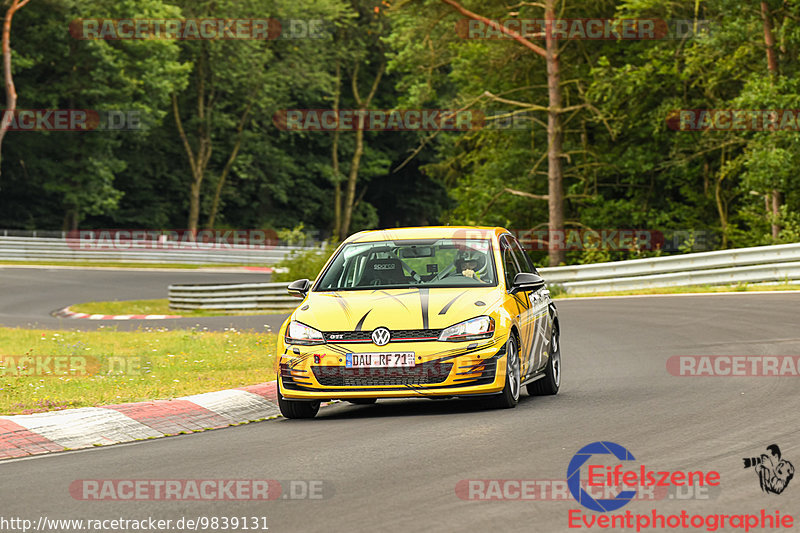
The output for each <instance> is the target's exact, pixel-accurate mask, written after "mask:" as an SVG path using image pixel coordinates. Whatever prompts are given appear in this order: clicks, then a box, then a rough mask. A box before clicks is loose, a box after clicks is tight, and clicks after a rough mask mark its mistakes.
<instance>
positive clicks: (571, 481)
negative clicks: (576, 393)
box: [567, 441, 720, 513]
mask: <svg viewBox="0 0 800 533" xmlns="http://www.w3.org/2000/svg"><path fill="white" fill-rule="evenodd" d="M598 455H611V456H613V457H616V458H617V460H619V461H635V460H636V458H635V457H634V456H633V454H632V453H631V452H630V451H628V450H627V449H626V448H624V447H623V446H620V445H619V444H616V443H614V442H609V441H598V442H593V443H591V444H587V445H586V446H584V447H583V448H581V449H580V450H578V452H577V453H576V454H575V455H574V456H573V457H572V460H570V462H569V466H568V467H567V487H568V488H569V491H570V493H571V494H572V497H573V498H575V501H577V502H578V503H580V504H581V505H582V506H584V507H586V508H587V509H591V510H592V511H597V512H600V513H607V512H609V511H616V510H617V509H619V508H621V507H623V506H625V505H627V504H628V503H629V502H630V501H631V500H632V499H634V498H635V497H636V489H637V488H639V487H646V488H649V487H670V486H675V487H689V486H699V487H705V486H712V487H716V486H719V484H720V474H719V472H716V471H714V470H710V471H702V470H696V471H681V470H673V471H655V470H650V469H649V468H647V467H646V466H645V465H643V464H640V465H638V467H636V466H634V467H633V468H630V469H627V470H626V469H625V468H624V467H623V465H622V464H617V465H614V466H608V465H605V464H602V460H600V459H593V457H595V456H598ZM581 467H585V471H586V474H587V481H586V483H585V486H586V487H587V488H590V489H591V488H593V487H599V488H608V489H614V488H616V487H623V488H626V489H628V490H622V491H620V492H618V493H617V494H616V496H614V497H613V498H599V499H595V498H594V497H593V496H592V495H591V494H590V493H589V492H588V491H587V490H586V489H584V486H583V485H584V484H583V483H582V480H581ZM604 492H605V491H604Z"/></svg>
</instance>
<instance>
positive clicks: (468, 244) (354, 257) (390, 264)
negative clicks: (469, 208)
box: [314, 239, 497, 291]
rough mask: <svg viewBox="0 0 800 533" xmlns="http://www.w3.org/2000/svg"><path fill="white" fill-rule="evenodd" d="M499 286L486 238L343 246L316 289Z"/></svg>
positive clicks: (385, 242)
mask: <svg viewBox="0 0 800 533" xmlns="http://www.w3.org/2000/svg"><path fill="white" fill-rule="evenodd" d="M494 285H497V275H496V270H495V264H494V254H492V243H491V241H489V240H488V239H486V240H484V239H479V240H468V241H465V240H464V239H425V240H413V241H411V240H401V241H379V242H364V243H350V244H346V245H345V246H344V247H342V248H341V249H340V250H339V253H338V254H336V257H335V258H334V259H333V261H332V262H331V263H330V265H329V266H328V268H327V269H326V270H325V271H324V273H323V274H322V277H321V278H320V279H319V282H318V283H317V285H316V287H315V288H314V290H315V291H342V290H359V289H393V288H404V287H425V288H436V287H487V286H494Z"/></svg>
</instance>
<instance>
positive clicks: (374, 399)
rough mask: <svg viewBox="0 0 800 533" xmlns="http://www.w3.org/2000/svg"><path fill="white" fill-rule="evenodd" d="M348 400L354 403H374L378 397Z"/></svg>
mask: <svg viewBox="0 0 800 533" xmlns="http://www.w3.org/2000/svg"><path fill="white" fill-rule="evenodd" d="M347 401H348V402H350V403H352V404H353V405H372V404H373V403H375V402H377V401H378V399H377V398H353V399H352V400H347Z"/></svg>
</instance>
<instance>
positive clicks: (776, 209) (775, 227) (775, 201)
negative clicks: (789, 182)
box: [772, 189, 781, 241]
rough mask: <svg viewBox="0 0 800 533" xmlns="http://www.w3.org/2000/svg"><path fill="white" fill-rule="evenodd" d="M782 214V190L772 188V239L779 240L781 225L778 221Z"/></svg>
mask: <svg viewBox="0 0 800 533" xmlns="http://www.w3.org/2000/svg"><path fill="white" fill-rule="evenodd" d="M780 215H781V192H780V191H779V190H778V189H773V190H772V239H773V240H776V241H777V240H778V236H779V235H780V232H781V226H780V224H779V223H778V222H779V217H780Z"/></svg>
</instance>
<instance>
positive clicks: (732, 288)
mask: <svg viewBox="0 0 800 533" xmlns="http://www.w3.org/2000/svg"><path fill="white" fill-rule="evenodd" d="M562 290H563V289H562ZM797 290H800V284H796V283H795V284H791V283H780V284H777V285H767V284H763V283H760V284H759V283H738V284H736V285H690V286H688V287H664V288H657V289H639V290H631V291H608V292H593V293H586V294H566V293H564V292H561V291H558V294H557V295H556V296H555V297H554V298H556V299H560V298H586V297H592V296H633V295H643V294H644V295H647V294H695V293H714V292H750V291H797Z"/></svg>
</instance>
